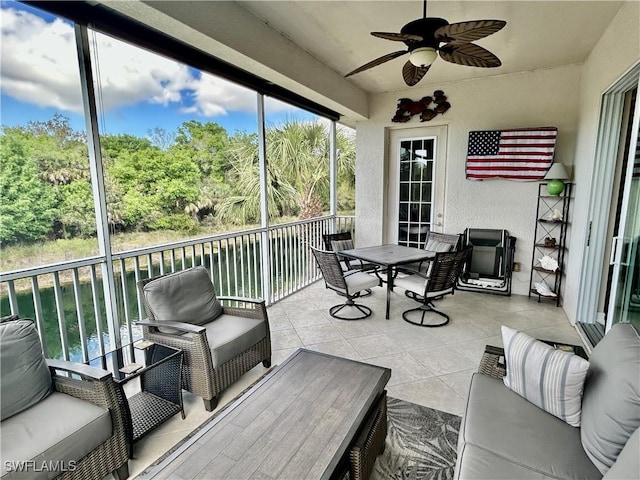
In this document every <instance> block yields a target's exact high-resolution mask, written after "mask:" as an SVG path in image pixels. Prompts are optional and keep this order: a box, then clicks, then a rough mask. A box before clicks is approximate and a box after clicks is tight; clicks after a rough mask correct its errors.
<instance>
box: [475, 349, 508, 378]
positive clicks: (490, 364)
mask: <svg viewBox="0 0 640 480" xmlns="http://www.w3.org/2000/svg"><path fill="white" fill-rule="evenodd" d="M478 372H480V373H484V374H485V375H488V376H489V377H494V378H502V377H504V376H505V375H506V374H507V367H506V364H505V362H504V350H503V349H502V348H500V347H494V346H493V345H487V346H486V347H485V351H484V353H483V354H482V359H481V360H480V366H479V367H478Z"/></svg>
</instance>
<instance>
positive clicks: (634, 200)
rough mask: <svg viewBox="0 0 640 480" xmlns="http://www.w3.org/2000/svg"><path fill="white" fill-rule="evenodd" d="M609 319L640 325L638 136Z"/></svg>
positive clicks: (639, 167) (639, 139)
mask: <svg viewBox="0 0 640 480" xmlns="http://www.w3.org/2000/svg"><path fill="white" fill-rule="evenodd" d="M631 148H632V150H631V151H635V154H634V155H633V156H632V157H633V160H632V161H633V166H632V168H633V171H632V174H631V179H630V188H629V190H628V191H629V196H628V201H629V203H628V208H627V215H626V222H625V231H624V234H623V238H622V242H623V246H622V257H621V260H620V273H619V275H618V279H617V282H618V286H617V289H616V292H617V294H616V298H615V299H614V301H615V310H614V318H613V322H614V323H618V322H630V323H633V324H635V325H636V326H639V327H640V218H639V217H640V137H639V138H637V139H636V144H635V148H634V146H632V147H631Z"/></svg>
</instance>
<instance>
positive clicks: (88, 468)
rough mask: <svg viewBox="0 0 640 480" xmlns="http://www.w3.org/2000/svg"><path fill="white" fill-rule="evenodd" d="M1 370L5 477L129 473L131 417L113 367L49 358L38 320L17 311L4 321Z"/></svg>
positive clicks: (119, 475)
mask: <svg viewBox="0 0 640 480" xmlns="http://www.w3.org/2000/svg"><path fill="white" fill-rule="evenodd" d="M0 372H1V375H0V377H1V378H0V382H1V385H2V388H1V390H0V394H1V397H2V398H1V400H2V401H1V413H2V422H1V423H0V436H1V438H0V440H1V445H2V449H1V452H2V455H1V457H2V473H1V477H2V480H8V479H14V478H20V479H29V480H32V479H51V478H59V479H65V480H67V479H82V480H86V479H102V478H104V477H105V476H107V475H109V474H110V473H112V472H113V473H114V474H115V476H116V478H118V479H120V480H122V479H124V478H127V477H128V475H129V473H128V460H129V451H128V449H127V435H126V432H127V428H128V422H129V420H128V416H127V410H126V404H125V399H124V396H123V394H122V390H121V389H120V388H118V387H117V386H116V384H115V383H114V381H113V377H112V376H111V373H109V372H108V371H106V370H102V369H97V368H92V367H89V366H87V365H84V364H78V363H72V362H66V361H61V360H45V358H44V355H43V353H42V347H41V343H40V337H39V335H38V332H37V330H36V328H35V325H34V323H33V321H32V320H29V319H13V318H12V319H7V320H6V321H5V319H2V321H1V323H0ZM67 374H72V376H71V377H70V376H67Z"/></svg>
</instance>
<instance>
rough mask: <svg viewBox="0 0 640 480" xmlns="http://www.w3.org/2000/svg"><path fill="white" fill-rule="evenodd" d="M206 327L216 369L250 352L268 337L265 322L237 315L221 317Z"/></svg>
mask: <svg viewBox="0 0 640 480" xmlns="http://www.w3.org/2000/svg"><path fill="white" fill-rule="evenodd" d="M204 327H205V328H206V329H207V341H208V342H209V348H210V349H211V358H212V361H213V367H214V368H217V367H219V366H220V365H222V364H224V363H226V362H228V361H229V360H231V359H232V358H234V357H236V356H238V355H239V354H240V353H242V352H244V351H246V350H248V349H249V348H250V347H251V346H252V345H255V344H256V343H258V342H259V341H261V340H262V339H263V338H265V337H266V336H267V326H266V324H265V323H264V320H262V319H255V318H247V317H238V316H236V315H227V314H223V315H220V316H219V317H218V318H217V319H215V320H214V321H213V322H211V323H208V324H207V325H205V326H204Z"/></svg>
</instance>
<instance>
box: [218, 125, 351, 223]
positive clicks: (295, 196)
mask: <svg viewBox="0 0 640 480" xmlns="http://www.w3.org/2000/svg"><path fill="white" fill-rule="evenodd" d="M329 147H330V143H329V132H328V129H327V127H326V126H325V125H323V124H322V123H321V122H319V121H316V122H302V121H295V120H289V121H287V122H286V123H285V124H283V125H278V126H272V127H270V128H268V129H267V132H266V150H267V185H268V190H267V193H268V202H269V203H268V204H269V217H270V219H271V220H275V219H277V218H278V217H283V216H299V217H300V218H311V217H315V216H318V215H321V214H322V212H323V211H325V210H326V209H327V207H328V201H329V153H330V149H329ZM337 147H338V150H339V152H340V153H339V156H338V185H339V190H340V191H342V192H343V196H344V198H345V199H346V200H347V201H346V204H345V205H343V208H347V209H352V208H353V204H354V203H353V194H350V192H352V191H353V189H354V172H355V147H354V142H353V136H352V135H349V134H348V132H347V131H345V130H343V129H339V130H338V135H337ZM227 154H228V158H229V162H230V164H231V168H230V169H229V171H228V174H227V180H228V182H229V183H230V184H231V185H232V186H233V192H234V193H233V195H231V196H229V197H227V198H226V199H225V200H224V201H223V202H222V204H221V205H220V207H219V211H218V212H219V215H220V217H221V218H222V219H223V220H224V221H226V222H230V223H255V222H256V221H258V220H259V218H260V175H259V165H258V139H257V136H256V135H247V134H236V135H234V136H233V137H231V139H230V141H229V147H228V149H227Z"/></svg>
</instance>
